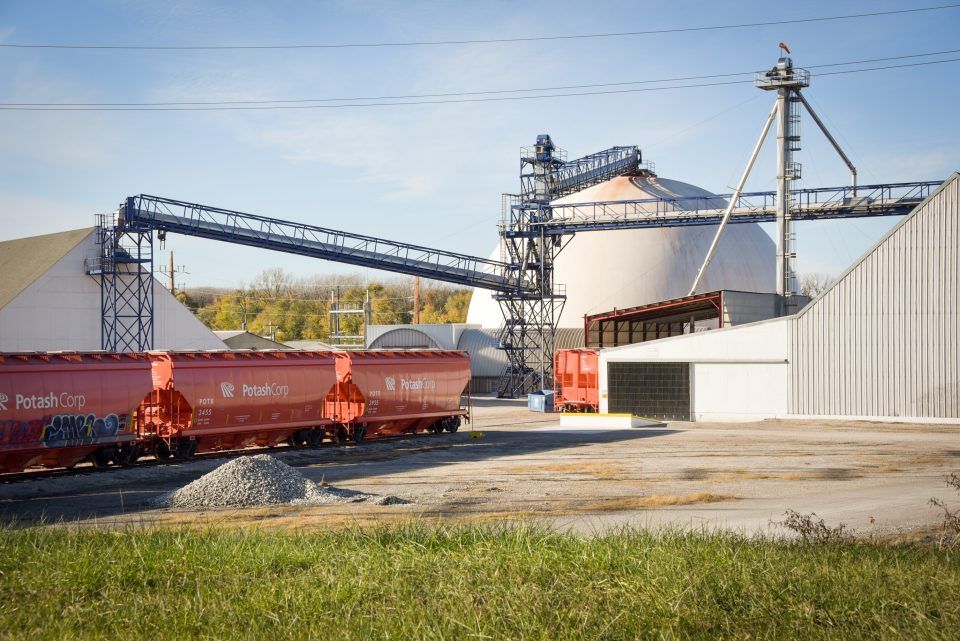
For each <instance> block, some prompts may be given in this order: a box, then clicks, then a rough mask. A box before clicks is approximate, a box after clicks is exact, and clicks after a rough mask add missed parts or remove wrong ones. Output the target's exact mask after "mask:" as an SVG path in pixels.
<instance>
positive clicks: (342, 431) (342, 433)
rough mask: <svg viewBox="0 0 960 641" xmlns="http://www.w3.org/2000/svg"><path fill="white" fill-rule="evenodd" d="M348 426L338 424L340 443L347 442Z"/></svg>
mask: <svg viewBox="0 0 960 641" xmlns="http://www.w3.org/2000/svg"><path fill="white" fill-rule="evenodd" d="M347 437H348V434H347V426H346V425H337V433H336V437H335V438H336V441H337V443H339V444H340V445H343V444H344V443H346V442H347Z"/></svg>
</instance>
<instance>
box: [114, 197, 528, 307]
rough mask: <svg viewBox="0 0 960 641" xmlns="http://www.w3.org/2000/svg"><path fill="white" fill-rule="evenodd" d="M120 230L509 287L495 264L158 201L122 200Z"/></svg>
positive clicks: (502, 269)
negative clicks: (125, 228)
mask: <svg viewBox="0 0 960 641" xmlns="http://www.w3.org/2000/svg"><path fill="white" fill-rule="evenodd" d="M120 224H121V226H132V227H144V228H147V229H156V230H160V231H168V232H175V233H178V234H185V235H187V236H199V237H201V238H210V239H213V240H221V241H225V242H229V243H234V244H239V245H249V246H251V247H261V248H263V249H272V250H276V251H281V252H286V253H290V254H300V255H302V256H311V257H313V258H321V259H324V260H332V261H335V262H339V263H347V264H350V265H357V266H360V267H373V268H376V269H384V270H387V271H393V272H397V273H400V274H410V275H412V276H421V277H424V278H433V279H436V280H440V281H445V282H448V283H458V284H461V285H469V286H473V287H481V288H485V289H495V290H501V289H507V288H508V287H509V286H511V284H510V283H508V281H507V280H506V279H505V278H504V273H505V270H506V267H507V266H506V265H504V264H503V263H500V262H497V261H493V260H487V259H485V258H478V257H476V256H467V255H465V254H457V253H454V252H448V251H443V250H440V249H431V248H429V247H422V246H420V245H412V244H409V243H399V242H394V241H390V240H384V239H382V238H373V237H371V236H362V235H359V234H351V233H347V232H343V231H337V230H334V229H325V228H323V227H317V226H314V225H304V224H301V223H295V222H291V221H288V220H280V219H277V218H267V217H265V216H257V215H254V214H246V213H243V212H239V211H231V210H229V209H221V208H218V207H208V206H205V205H198V204H194V203H188V202H184V201H180V200H173V199H170V198H160V197H158V196H148V195H143V194H141V195H139V196H132V197H130V198H127V199H126V201H125V202H124V204H123V205H121V208H120Z"/></svg>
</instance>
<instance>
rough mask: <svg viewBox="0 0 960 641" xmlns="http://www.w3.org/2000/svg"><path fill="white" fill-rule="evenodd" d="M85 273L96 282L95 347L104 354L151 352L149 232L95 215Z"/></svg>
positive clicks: (150, 235)
mask: <svg viewBox="0 0 960 641" xmlns="http://www.w3.org/2000/svg"><path fill="white" fill-rule="evenodd" d="M87 273H88V274H90V275H91V276H96V277H98V278H99V280H100V314H101V317H102V319H103V322H102V324H101V334H100V346H101V348H102V349H104V350H107V351H110V352H142V351H146V350H150V349H153V320H154V315H153V311H154V297H153V284H154V279H153V230H152V229H150V228H149V227H140V226H120V225H117V224H115V220H114V219H113V216H110V215H100V216H98V224H97V256H96V257H95V258H94V259H93V260H92V261H88V262H87Z"/></svg>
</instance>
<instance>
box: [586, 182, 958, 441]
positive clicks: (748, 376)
mask: <svg viewBox="0 0 960 641" xmlns="http://www.w3.org/2000/svg"><path fill="white" fill-rule="evenodd" d="M958 289H960V174H956V173H955V174H953V175H952V176H951V177H950V178H949V179H948V180H946V181H945V182H944V183H943V185H941V186H940V187H939V188H938V189H937V191H935V192H934V193H933V194H932V195H931V196H930V197H929V198H928V199H927V200H926V201H924V202H923V203H922V204H921V205H919V206H918V207H917V208H916V209H914V211H913V212H911V213H910V214H909V215H908V216H906V217H905V218H904V219H903V220H901V221H900V222H899V223H898V224H897V225H896V226H895V227H894V228H893V229H892V230H891V231H890V232H889V233H888V234H887V235H886V236H884V237H883V238H882V239H881V240H880V241H879V242H878V243H877V244H876V245H875V246H874V247H873V248H872V249H871V250H870V251H868V252H867V253H866V254H865V255H864V256H863V257H862V258H860V259H859V260H858V261H857V262H856V263H855V264H854V265H853V266H852V267H851V268H850V269H849V270H847V271H846V272H845V273H844V274H843V275H841V276H840V277H839V278H838V279H837V280H836V281H835V282H834V283H833V285H832V286H831V287H830V288H828V289H827V290H826V291H824V292H823V293H822V294H821V295H820V296H818V297H817V298H815V299H814V300H813V301H811V302H810V303H809V304H808V305H807V306H806V307H804V308H803V309H802V310H801V311H800V312H799V313H797V314H796V315H794V316H788V317H785V318H778V319H774V320H770V321H762V322H758V323H749V324H746V325H741V326H739V327H732V328H729V329H719V330H716V331H712V332H703V333H699V334H689V335H685V336H676V337H673V338H665V339H661V340H655V341H649V342H646V343H641V344H637V345H629V346H624V347H617V348H612V349H608V350H603V351H602V352H601V355H600V360H601V368H600V369H601V371H600V397H601V398H600V405H601V410H602V411H632V412H636V413H638V414H641V415H652V416H660V417H662V418H670V419H675V420H676V419H693V420H744V419H759V418H772V417H797V418H799V417H808V416H815V417H856V418H870V419H882V420H890V419H905V420H919V421H943V422H956V421H957V419H960V350H958V347H957V342H958V339H960V298H958ZM654 392H655V393H654Z"/></svg>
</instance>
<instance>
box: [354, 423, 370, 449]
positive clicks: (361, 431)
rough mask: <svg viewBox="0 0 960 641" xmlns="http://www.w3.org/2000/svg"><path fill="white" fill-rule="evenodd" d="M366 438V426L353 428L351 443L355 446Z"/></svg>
mask: <svg viewBox="0 0 960 641" xmlns="http://www.w3.org/2000/svg"><path fill="white" fill-rule="evenodd" d="M366 436H367V426H366V425H357V426H356V427H354V428H353V442H354V443H356V444H357V445H360V443H363V439H364V438H366Z"/></svg>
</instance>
